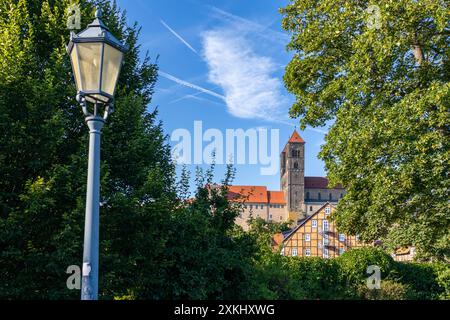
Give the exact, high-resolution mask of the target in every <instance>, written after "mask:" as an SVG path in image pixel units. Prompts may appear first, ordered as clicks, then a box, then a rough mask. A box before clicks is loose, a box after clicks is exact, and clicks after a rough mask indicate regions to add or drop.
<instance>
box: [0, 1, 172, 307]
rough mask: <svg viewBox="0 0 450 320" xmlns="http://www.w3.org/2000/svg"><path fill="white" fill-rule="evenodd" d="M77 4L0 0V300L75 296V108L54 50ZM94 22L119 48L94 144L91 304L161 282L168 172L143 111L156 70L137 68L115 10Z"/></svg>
mask: <svg viewBox="0 0 450 320" xmlns="http://www.w3.org/2000/svg"><path fill="white" fill-rule="evenodd" d="M75 2H76V3H78V4H79V5H80V7H81V14H82V15H81V17H82V27H85V26H86V24H87V23H89V22H91V21H92V19H93V13H94V10H95V9H94V7H93V5H92V3H91V2H88V1H69V0H67V1H66V0H62V1H50V0H48V1H47V0H39V1H37V0H8V1H7V0H0V43H2V45H1V46H0V131H1V133H2V134H1V136H0V176H1V179H0V272H1V274H2V285H1V286H0V297H1V298H21V299H36V298H47V299H49V298H50V299H55V298H66V299H69V298H75V299H78V298H79V291H77V290H72V291H70V290H68V289H67V288H66V279H67V277H68V276H69V275H68V274H66V269H67V267H68V266H69V265H80V264H81V261H82V241H83V229H84V206H85V204H84V202H85V193H86V189H85V188H86V170H87V149H88V140H87V138H88V130H87V128H86V125H85V123H84V119H83V115H82V112H81V110H80V108H79V106H78V104H77V103H76V102H75V95H76V90H75V87H74V82H73V78H72V71H71V66H70V61H69V58H68V56H67V53H66V51H65V45H66V44H67V42H68V41H69V30H67V28H66V21H67V18H68V10H67V8H68V7H69V5H71V4H72V3H75ZM96 3H99V5H100V6H101V7H102V9H103V11H104V16H105V24H107V25H108V27H109V28H110V29H111V31H112V32H113V33H114V34H115V35H117V36H118V38H119V39H122V40H123V41H125V42H126V43H127V44H128V45H129V46H130V48H131V50H130V51H129V52H128V53H127V54H126V58H125V65H124V68H123V71H122V73H121V77H120V79H119V84H118V89H117V95H116V97H117V99H116V112H115V113H114V114H113V115H112V116H111V117H110V118H109V119H108V123H107V125H106V126H105V128H104V130H103V133H104V134H103V138H102V163H101V170H102V181H101V188H102V192H101V193H102V199H101V201H102V207H101V210H100V211H101V213H100V220H101V230H100V238H101V239H100V250H101V252H100V285H99V287H100V288H101V290H100V296H101V297H102V298H112V297H113V296H125V295H127V294H128V293H129V292H128V291H127V290H129V289H135V288H138V289H140V288H143V287H149V286H154V287H158V285H162V284H163V283H164V281H165V279H162V278H161V277H158V271H159V270H160V268H161V266H163V265H164V256H163V254H164V247H165V242H166V241H167V237H168V232H167V230H168V228H169V224H170V219H167V216H170V213H171V209H172V208H173V207H174V206H176V203H177V201H176V194H175V184H174V181H173V180H174V167H173V164H172V162H171V160H170V148H169V146H168V145H167V142H166V139H165V136H164V133H163V130H162V127H161V124H160V123H159V122H158V121H157V120H156V112H148V111H147V105H148V104H149V103H150V101H151V95H152V92H153V86H154V84H155V81H156V77H157V67H156V65H155V64H153V63H151V62H150V60H149V58H148V57H146V58H145V59H144V60H141V59H140V58H139V57H140V48H139V45H138V44H137V38H138V34H139V28H138V27H137V26H136V25H134V26H131V27H130V26H127V25H126V20H125V16H124V14H122V13H121V11H120V10H119V8H118V7H117V6H116V4H115V2H114V3H110V2H109V1H100V2H98V1H97V2H96Z"/></svg>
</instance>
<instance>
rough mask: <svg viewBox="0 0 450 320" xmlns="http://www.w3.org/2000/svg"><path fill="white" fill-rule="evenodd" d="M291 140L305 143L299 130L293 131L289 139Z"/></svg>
mask: <svg viewBox="0 0 450 320" xmlns="http://www.w3.org/2000/svg"><path fill="white" fill-rule="evenodd" d="M289 142H299V143H305V140H303V139H302V137H300V135H299V134H298V132H297V130H294V132H293V133H292V136H291V138H290V139H289Z"/></svg>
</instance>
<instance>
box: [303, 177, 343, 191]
mask: <svg viewBox="0 0 450 320" xmlns="http://www.w3.org/2000/svg"><path fill="white" fill-rule="evenodd" d="M305 188H308V189H328V188H330V189H344V188H343V187H342V185H340V184H338V185H337V186H335V187H334V188H333V187H329V186H328V179H327V178H324V177H305Z"/></svg>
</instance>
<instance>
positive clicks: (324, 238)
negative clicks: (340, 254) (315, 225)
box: [323, 234, 329, 246]
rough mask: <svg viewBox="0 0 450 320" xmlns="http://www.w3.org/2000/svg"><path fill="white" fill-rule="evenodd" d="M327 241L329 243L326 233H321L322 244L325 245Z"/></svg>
mask: <svg viewBox="0 0 450 320" xmlns="http://www.w3.org/2000/svg"><path fill="white" fill-rule="evenodd" d="M328 243H329V239H328V235H327V234H324V235H323V245H324V246H327V245H328Z"/></svg>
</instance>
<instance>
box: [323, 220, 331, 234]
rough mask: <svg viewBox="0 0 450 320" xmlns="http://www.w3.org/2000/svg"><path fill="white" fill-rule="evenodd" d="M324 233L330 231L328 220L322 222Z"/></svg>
mask: <svg viewBox="0 0 450 320" xmlns="http://www.w3.org/2000/svg"><path fill="white" fill-rule="evenodd" d="M322 226H323V231H328V227H329V224H328V220H322Z"/></svg>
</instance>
